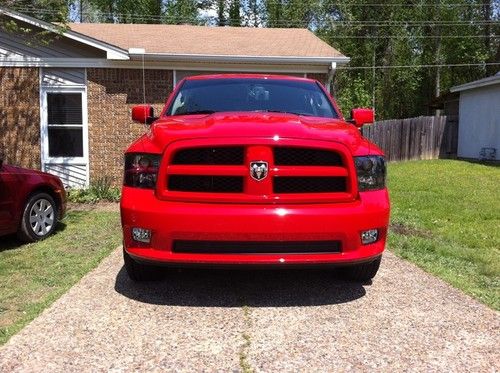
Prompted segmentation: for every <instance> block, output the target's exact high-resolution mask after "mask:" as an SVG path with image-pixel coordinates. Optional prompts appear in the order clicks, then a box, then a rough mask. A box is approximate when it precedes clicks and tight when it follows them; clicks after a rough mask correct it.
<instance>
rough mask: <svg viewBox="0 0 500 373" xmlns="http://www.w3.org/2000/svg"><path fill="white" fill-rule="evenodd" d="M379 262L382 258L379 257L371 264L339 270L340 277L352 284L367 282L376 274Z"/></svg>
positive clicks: (356, 265)
mask: <svg viewBox="0 0 500 373" xmlns="http://www.w3.org/2000/svg"><path fill="white" fill-rule="evenodd" d="M381 261H382V257H381V256H379V257H378V258H377V259H375V260H374V261H372V262H368V263H362V264H355V265H352V266H349V267H343V268H340V269H339V274H340V277H341V278H342V279H345V280H350V281H354V282H368V281H370V280H371V279H372V278H374V277H375V275H376V274H377V271H378V269H379V267H380V262H381Z"/></svg>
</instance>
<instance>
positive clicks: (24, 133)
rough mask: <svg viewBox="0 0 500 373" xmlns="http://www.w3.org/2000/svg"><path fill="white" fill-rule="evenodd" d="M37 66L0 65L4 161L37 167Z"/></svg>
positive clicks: (0, 138) (0, 146)
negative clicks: (15, 66)
mask: <svg viewBox="0 0 500 373" xmlns="http://www.w3.org/2000/svg"><path fill="white" fill-rule="evenodd" d="M39 87H40V85H39V76H38V68H13V67H1V68H0V152H1V153H4V156H5V158H4V159H5V162H6V163H9V164H12V165H17V166H22V167H28V168H34V169H40V89H39Z"/></svg>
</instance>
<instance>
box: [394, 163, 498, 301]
mask: <svg viewBox="0 0 500 373" xmlns="http://www.w3.org/2000/svg"><path fill="white" fill-rule="evenodd" d="M388 180H389V192H390V195H391V203H392V211H391V234H390V235H389V245H388V246H389V248H390V249H391V250H392V251H394V252H395V253H396V254H397V255H399V256H401V257H403V258H405V259H407V260H410V261H412V262H414V263H415V264H417V265H418V266H420V267H422V268H423V269H425V270H426V271H428V272H430V273H432V274H434V275H436V276H439V277H441V278H442V279H444V280H445V281H447V282H449V283H450V284H452V285H453V286H455V287H457V288H459V289H462V290H463V291H465V292H466V293H468V294H470V295H472V296H474V297H476V298H478V299H479V300H481V301H482V302H484V303H486V304H488V305H490V306H491V307H493V308H494V309H497V310H499V309H500V260H499V258H500V231H499V230H498V227H499V226H500V210H499V209H498V201H500V189H499V188H498V180H500V167H498V166H497V167H495V166H493V165H491V166H489V165H482V164H477V163H469V162H463V161H453V160H436V161H414V162H402V163H391V164H389V168H388Z"/></svg>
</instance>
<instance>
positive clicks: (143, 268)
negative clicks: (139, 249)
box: [123, 249, 163, 282]
mask: <svg viewBox="0 0 500 373" xmlns="http://www.w3.org/2000/svg"><path fill="white" fill-rule="evenodd" d="M123 261H124V263H125V270H126V271H127V274H128V277H130V279H131V280H132V281H136V282H141V281H156V280H161V279H162V277H163V273H162V272H161V270H160V268H158V267H155V266H151V265H147V264H142V263H138V262H137V261H135V260H134V259H133V258H132V257H131V256H130V255H129V254H127V252H126V251H125V249H123Z"/></svg>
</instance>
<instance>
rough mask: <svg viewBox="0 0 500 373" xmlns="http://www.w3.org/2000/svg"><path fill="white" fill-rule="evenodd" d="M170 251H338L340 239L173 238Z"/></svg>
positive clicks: (223, 252) (261, 252)
mask: <svg viewBox="0 0 500 373" xmlns="http://www.w3.org/2000/svg"><path fill="white" fill-rule="evenodd" d="M172 251H173V252H176V253H193V254H292V253H293V254H302V253H304V254H305V253H307V254H310V253H339V252H341V245H340V241H198V240H191V241H190V240H174V242H173V246H172Z"/></svg>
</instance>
